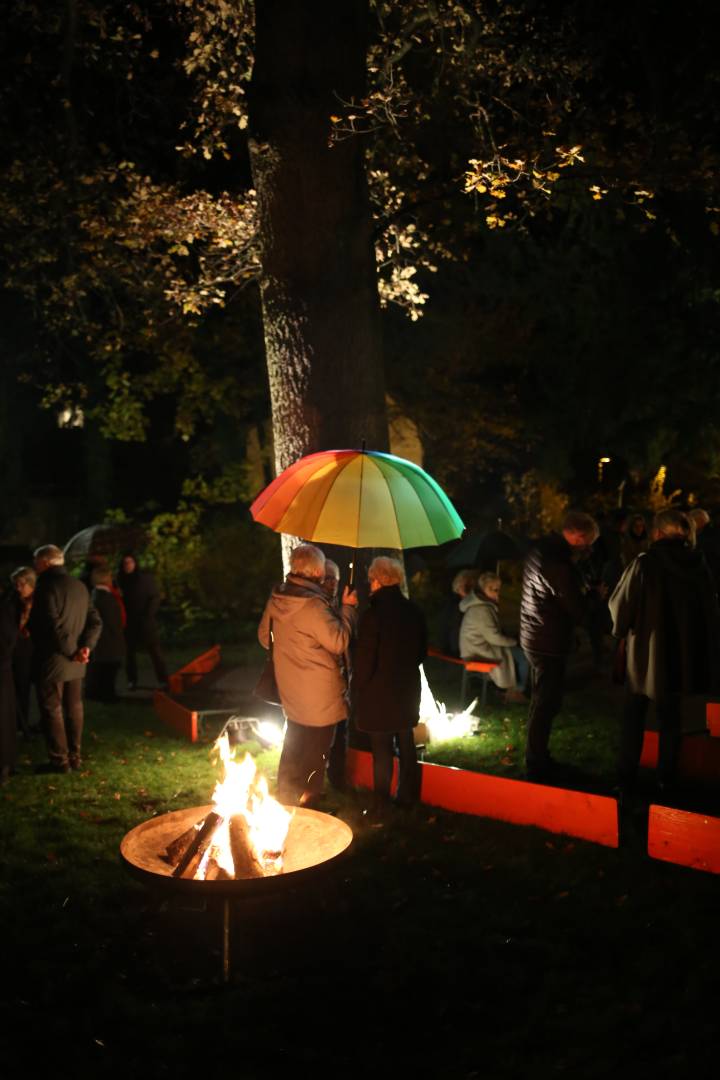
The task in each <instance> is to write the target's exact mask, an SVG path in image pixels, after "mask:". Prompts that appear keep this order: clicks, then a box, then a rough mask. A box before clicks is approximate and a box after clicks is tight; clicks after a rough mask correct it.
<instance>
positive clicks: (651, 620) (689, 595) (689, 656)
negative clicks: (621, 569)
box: [609, 538, 719, 700]
mask: <svg viewBox="0 0 720 1080" xmlns="http://www.w3.org/2000/svg"><path fill="white" fill-rule="evenodd" d="M609 605H610V614H611V615H612V619H613V634H614V635H615V637H618V638H623V637H624V638H627V683H628V688H629V689H630V691H631V692H632V693H636V694H645V695H646V696H647V697H649V698H652V699H653V700H657V699H658V698H661V699H662V698H664V697H666V696H668V695H669V694H677V693H685V694H693V693H698V694H699V693H709V692H710V691H712V690H714V689H715V685H716V672H717V654H718V640H719V639H718V606H717V600H716V596H715V590H714V588H713V582H712V577H711V575H710V571H709V570H708V567H707V564H706V562H705V560H704V558H703V556H702V554H701V553H700V552H699V551H694V550H693V549H692V548H689V547H687V546H686V545H685V543H684V541H683V540H682V539H675V538H672V539H663V540H657V541H656V542H655V543H654V544H653V545H652V546H651V547H650V550H649V551H648V552H647V553H645V554H644V555H638V556H637V558H636V559H634V560H633V561H632V562H631V563H630V565H629V566H628V567H627V569H626V570H625V573H624V574H623V576H622V577H621V579H620V581H619V582H618V584H617V587H616V588H615V591H614V592H613V594H612V596H611V597H610V600H609Z"/></svg>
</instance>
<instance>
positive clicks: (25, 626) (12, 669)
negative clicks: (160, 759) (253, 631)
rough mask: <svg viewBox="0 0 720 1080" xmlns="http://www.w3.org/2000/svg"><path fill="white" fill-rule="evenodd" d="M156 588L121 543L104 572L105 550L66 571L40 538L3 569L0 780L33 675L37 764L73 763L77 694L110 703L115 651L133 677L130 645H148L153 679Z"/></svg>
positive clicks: (67, 767)
mask: <svg viewBox="0 0 720 1080" xmlns="http://www.w3.org/2000/svg"><path fill="white" fill-rule="evenodd" d="M159 604H160V593H159V590H158V587H157V584H156V582H155V579H154V577H153V575H152V574H151V573H150V572H149V571H145V570H141V569H140V567H139V565H138V562H137V559H136V557H135V555H134V554H132V553H129V552H128V553H126V554H125V555H124V556H123V557H122V560H121V563H120V566H119V568H118V573H117V576H116V577H115V578H113V574H112V571H111V569H110V567H109V566H108V565H107V561H106V559H105V558H103V557H100V556H93V557H90V558H89V559H88V563H87V565H86V567H85V570H84V572H83V573H82V574H81V575H80V576H79V577H75V576H73V575H72V574H70V573H68V571H67V568H66V566H65V557H64V554H63V551H62V548H59V547H57V546H55V545H54V544H46V545H44V546H43V547H40V548H38V549H37V550H36V551H35V553H34V559H33V565H32V566H21V567H18V568H17V569H16V570H14V571H13V573H12V574H11V575H10V588H9V589H8V590H7V591H6V592H5V593H4V594H3V595H2V597H1V598H0V782H1V783H7V781H8V780H9V778H10V776H11V775H12V773H13V771H14V769H15V763H16V757H17V740H18V734H20V735H21V736H24V737H25V738H30V737H32V736H33V735H34V734H36V733H37V732H36V730H35V729H34V727H33V725H32V723H31V719H30V700H31V688H32V686H33V684H34V686H35V692H36V696H37V704H38V710H39V714H40V728H39V730H40V732H41V733H42V735H43V737H44V739H45V743H46V746H47V751H48V761H47V763H45V764H43V765H40V766H38V770H39V771H43V772H57V773H68V772H71V771H76V770H79V769H81V768H82V735H83V724H84V705H83V699H84V698H85V697H87V698H90V699H93V700H97V701H101V702H104V703H106V704H111V703H113V702H115V701H117V700H118V695H117V690H116V681H117V676H118V672H119V670H120V668H121V666H122V663H123V660H125V664H126V672H127V678H128V687H129V689H134V688H135V686H136V685H137V652H138V650H139V649H141V648H142V649H146V650H147V651H148V652H149V653H150V657H151V659H152V662H153V665H154V668H155V673H156V676H157V678H158V681H159V682H160V684H161V685H164V684H166V683H167V672H166V670H165V665H164V662H163V659H162V654H161V652H160V647H159V644H158V636H157V626H156V618H155V617H156V613H157V609H158V606H159Z"/></svg>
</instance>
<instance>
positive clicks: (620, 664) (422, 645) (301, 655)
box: [259, 509, 720, 814]
mask: <svg viewBox="0 0 720 1080" xmlns="http://www.w3.org/2000/svg"><path fill="white" fill-rule="evenodd" d="M705 530H707V532H705V536H704V539H702V537H703V532H704V531H705ZM716 550H718V549H717V548H716V547H715V540H714V530H713V528H712V526H711V524H710V520H709V517H708V515H707V514H706V513H705V512H704V511H701V510H696V511H693V512H691V513H684V512H682V511H679V510H676V509H668V510H664V511H662V512H661V513H659V514H657V515H655V518H654V520H653V522H652V524H651V525H650V526H648V523H647V522H646V520H645V518H644V517H643V516H642V515H640V514H635V515H627V514H625V515H616V516H615V517H614V518H613V519H612V520H611V522H610V523H609V524H608V525H606V527H605V528H604V529H603V530H602V531H601V529H600V527H599V526H598V524H597V522H596V521H595V520H594V519H593V518H592V517H591V516H590V515H588V514H585V513H582V512H579V511H573V512H570V513H568V514H567V515H566V517H565V519H564V521H563V523H562V526H561V528H560V530H559V531H557V532H553V533H550V534H548V535H547V536H544V537H542V538H541V539H539V540H537V541H536V542H534V543H533V544H532V545H531V546H530V548H529V550H528V552H527V555H526V558H525V563H524V567H523V581H522V596H521V603H520V633H519V637H516V636H514V635H513V634H509V633H507V632H505V630H504V629H503V627H502V626H501V622H500V614H499V600H500V592H501V588H502V582H501V579H500V577H499V575H498V574H497V573H495V572H491V571H487V572H484V573H479V572H478V571H476V570H473V569H465V570H462V571H461V572H460V573H458V574H457V575H456V577H455V579H454V581H453V592H454V594H455V601H456V602H455V603H454V604H453V605H452V606H451V608H450V610H449V617H448V618H447V619H446V620H445V626H444V642H443V646H444V651H445V652H447V653H449V654H450V655H454V656H458V657H460V658H463V659H468V660H469V659H483V660H492V661H494V662H495V667H494V668H493V670H492V671H491V673H490V678H491V679H492V681H493V682H494V684H495V686H496V688H497V690H498V691H499V692H501V693H502V696H503V700H504V701H506V702H511V703H520V704H522V703H525V704H527V705H528V719H527V740H526V748H525V769H526V776H527V778H528V779H529V780H531V781H536V782H552V781H553V780H554V779H557V780H558V782H560V777H561V776H562V772H563V770H562V767H561V766H559V765H558V763H557V761H556V760H555V759H554V758H553V756H552V754H551V752H550V743H551V737H552V730H553V722H554V720H555V718H556V717H557V715H558V713H559V712H560V709H561V707H562V703H563V695H564V689H565V679H566V672H567V666H568V658H569V656H570V654H571V653H572V651H573V650H574V649H575V647H576V642H577V636H578V630H579V629H580V628H581V627H584V628H585V629H586V631H587V633H588V636H589V638H590V641H591V644H592V646H593V654H594V655H595V657H596V659H599V657H600V656H602V655H603V645H604V638H605V637H606V635H610V634H611V635H612V637H613V640H614V645H613V648H612V661H613V671H614V675H615V679H616V681H622V682H624V685H625V696H624V702H623V705H622V711H621V717H620V720H621V724H620V736H619V751H618V787H619V795H620V797H621V798H622V797H625V796H626V795H628V794H629V793H631V792H633V791H634V789H635V786H636V782H637V775H638V768H639V762H640V756H641V750H642V743H643V735H644V730H645V724H646V720H647V715H648V709H649V705H650V703H651V702H653V703H654V705H655V710H656V717H657V724H658V728H659V743H660V752H659V762H658V770H657V783H658V786H659V788H660V789H661V790H666V789H667V788H668V787H670V786H672V784H673V783H674V781H675V779H676V773H677V761H678V750H679V744H680V734H681V706H682V700H683V698H684V697H685V696H687V695H695V694H704V695H708V696H709V695H711V694H713V693H715V692H716V691H717V689H718V687H717V685H716V679H717V675H718V670H719V668H718V647H719V645H720V612H719V611H718V585H719V584H720V575H719V574H718V569H719V568H720V559H718V558H715V557H714V556H715V552H716ZM368 578H369V585H370V590H371V595H370V602H369V605H368V607H367V609H366V610H365V611H364V612H363V614H362V616H361V617H360V619H359V620H358V619H357V597H356V595H355V593H354V592H352V591H351V590H349V589H348V588H346V589H345V590H344V591H343V594H342V597H341V599H340V601H339V602H338V600H337V592H338V579H339V573H338V570H337V567H336V566H335V564H334V563H329V562H328V561H326V560H325V557H324V555H323V553H322V551H321V550H320V549H319V548H317V547H315V546H314V545H310V544H303V545H301V546H299V547H298V548H296V549H295V550H294V552H293V553H292V557H291V569H290V574H289V575H288V577H287V579H286V581H285V582H284V583H283V584H282V585H280V586H279V587H278V588H276V589H275V590H274V591H273V594H272V596H271V597H270V599H269V601H268V603H267V606H266V608H265V612H264V614H263V618H262V621H261V623H260V628H259V638H260V641H261V643H262V644H263V645H264V646H265V647H266V648H268V647H269V646H270V645H271V641H272V645H273V658H274V661H275V672H276V677H277V685H278V688H279V694H280V699H281V702H282V705H283V709H284V712H285V716H286V718H287V732H288V733H287V735H286V738H285V743H284V746H283V750H282V755H281V760H280V770H279V774H278V792H279V797H280V798H281V799H282V800H283V801H285V802H288V803H299V804H301V805H313V804H316V803H317V800H318V799H319V798H320V795H321V792H322V789H323V781H324V776H325V771H326V768H327V769H328V771H329V774H330V776H331V780H332V762H333V758H335V759H336V760H340V761H342V762H344V748H345V745H346V740H347V729H348V720H349V718H350V717H352V720H353V723H354V726H355V728H356V729H357V730H358V731H360V732H365V733H366V734H367V735H368V737H369V741H370V746H371V749H372V755H373V778H374V810H375V811H376V812H378V813H380V814H382V813H383V812H384V809H385V808H386V807H387V805H388V803H389V800H390V791H391V778H392V772H393V758H394V756H395V755H397V757H398V785H397V794H396V801H397V802H398V803H400V804H405V805H407V804H412V803H413V802H415V801H417V799H418V798H419V770H418V765H417V756H416V752H415V743H414V739H413V727H414V726H415V725H416V724H417V723H418V719H419V702H420V682H419V672H418V666H419V664H421V663H422V660H423V658H424V656H425V654H426V650H427V632H426V626H425V620H424V617H423V614H422V612H421V611H420V609H419V608H418V607H417V606H416V605H415V604H413V603H412V602H411V601H410V600H408V599H407V597H406V596H405V595H404V576H403V567H402V565H401V563H399V562H398V561H396V560H394V559H389V558H385V557H382V558H378V559H375V560H374V561H373V563H372V564H371V566H370V568H369V573H368ZM328 582H329V583H330V587H329V588H328ZM336 776H339V777H340V778H342V776H343V770H342V769H340V770H336ZM336 782H338V783H340V782H342V781H341V779H340V781H336Z"/></svg>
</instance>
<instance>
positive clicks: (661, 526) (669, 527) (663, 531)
mask: <svg viewBox="0 0 720 1080" xmlns="http://www.w3.org/2000/svg"><path fill="white" fill-rule="evenodd" d="M653 529H654V531H655V532H656V533H657V535H658V536H665V537H668V538H669V539H670V538H673V537H680V538H681V539H682V540H686V541H687V542H688V544H690V546H691V547H695V522H694V521H693V520H692V518H691V517H689V516H688V514H686V513H685V512H684V511H683V510H673V509H672V508H671V509H668V510H661V511H660V513H659V514H656V515H655V519H654V521H653Z"/></svg>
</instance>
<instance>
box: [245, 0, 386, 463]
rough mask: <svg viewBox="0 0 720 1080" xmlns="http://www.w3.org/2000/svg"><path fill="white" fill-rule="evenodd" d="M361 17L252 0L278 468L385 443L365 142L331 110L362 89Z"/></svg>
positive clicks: (355, 3)
mask: <svg viewBox="0 0 720 1080" xmlns="http://www.w3.org/2000/svg"><path fill="white" fill-rule="evenodd" d="M367 26H368V3H367V0H342V2H338V0H303V2H301V3H298V2H297V0H262V3H258V4H257V5H256V50H255V66H254V69H253V77H252V82H251V87H250V97H249V113H250V120H249V130H250V155H251V165H252V172H253V181H254V184H255V188H256V190H257V195H258V211H259V237H260V247H261V259H262V275H261V285H260V289H261V297H262V310H263V321H264V332H265V350H266V356H267V368H268V377H269V382H270V394H271V402H272V418H273V434H274V444H275V465H276V469H277V470H278V471H281V470H282V469H284V468H286V467H287V466H288V465H290V464H292V463H293V462H294V461H296V460H297V459H298V458H299V457H301V456H302V455H303V454H308V453H312V452H314V451H317V450H328V449H336V448H343V447H353V446H357V447H360V446H361V444H362V442H363V440H365V442H366V444H367V446H368V448H372V449H380V450H385V449H387V445H388V432H387V419H386V415H385V398H384V379H383V369H382V349H381V336H380V320H379V303H378V295H377V283H376V269H375V254H374V248H373V242H372V217H371V212H370V203H369V198H368V191H367V183H366V177H365V168H364V147H363V140H362V136H354V137H350V138H346V139H344V140H342V141H340V142H336V143H333V144H332V145H331V144H330V137H331V133H332V128H333V124H332V121H331V119H330V117H331V115H333V114H337V115H342V113H343V102H345V103H348V102H350V101H352V100H355V101H357V100H359V99H360V98H361V97H362V96H363V94H364V91H365V69H366V48H367Z"/></svg>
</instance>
